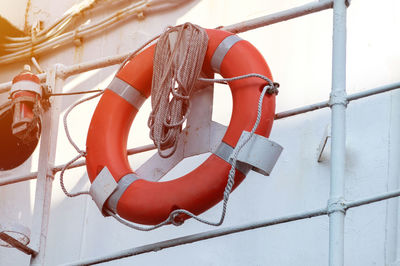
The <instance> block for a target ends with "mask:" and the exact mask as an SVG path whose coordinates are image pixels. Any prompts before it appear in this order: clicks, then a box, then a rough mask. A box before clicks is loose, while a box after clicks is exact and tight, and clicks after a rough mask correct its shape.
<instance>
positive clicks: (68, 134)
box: [60, 91, 104, 198]
mask: <svg viewBox="0 0 400 266" xmlns="http://www.w3.org/2000/svg"><path fill="white" fill-rule="evenodd" d="M103 92H104V91H101V92H100V93H97V94H95V95H92V96H90V97H87V98H85V99H82V100H80V101H78V102H76V103H74V104H73V105H71V106H70V107H69V108H68V110H67V111H66V112H65V114H64V117H63V124H64V130H65V134H66V135H67V138H68V141H69V143H71V145H72V146H73V147H74V148H75V150H76V151H77V152H78V153H79V154H78V155H77V156H75V157H74V158H73V159H72V160H71V161H69V162H68V163H67V164H66V165H64V167H63V168H62V170H61V172H60V186H61V189H62V191H63V192H64V194H65V195H66V196H67V197H70V198H72V197H76V196H79V195H90V194H89V191H81V192H77V193H70V192H68V191H67V189H66V188H65V184H64V172H65V170H67V169H68V168H69V166H70V165H71V164H73V163H74V162H76V161H77V160H79V159H80V158H81V157H85V156H86V151H83V150H81V149H79V147H78V145H76V143H75V142H74V140H73V139H72V137H71V134H70V133H69V129H68V120H67V119H68V115H69V113H70V112H71V111H72V110H73V109H74V108H75V107H76V106H78V105H80V104H81V103H84V102H87V101H89V100H92V99H94V98H96V97H98V96H100V95H102V94H103Z"/></svg>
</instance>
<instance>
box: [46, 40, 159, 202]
mask: <svg viewBox="0 0 400 266" xmlns="http://www.w3.org/2000/svg"><path fill="white" fill-rule="evenodd" d="M158 37H159V36H156V37H154V38H152V39H150V40H149V41H147V42H146V43H145V44H143V45H142V46H140V47H139V48H138V49H136V50H135V51H133V52H132V53H131V54H130V55H129V56H128V57H127V58H126V59H125V60H124V62H122V64H121V66H120V68H119V70H118V71H117V72H119V71H120V70H121V68H123V67H124V66H125V64H126V62H128V61H129V60H130V59H131V58H133V57H134V56H135V55H136V54H138V53H139V52H140V51H142V50H143V49H144V48H145V47H147V46H148V45H149V44H150V43H152V42H153V41H154V40H156V39H157V38H158ZM90 92H92V91H90ZM93 92H94V91H93ZM103 93H104V91H101V92H100V93H97V94H95V95H93V96H90V97H88V98H85V99H82V100H80V101H78V102H76V103H74V104H73V105H71V106H70V107H69V108H68V110H67V111H66V112H65V114H64V117H63V124H64V131H65V134H66V135H67V138H68V141H69V143H71V145H72V146H73V147H74V148H75V150H76V151H77V152H78V153H79V155H77V156H76V157H74V158H73V159H72V160H71V161H69V162H68V163H67V164H65V165H64V167H63V168H62V169H61V172H60V186H61V189H62V191H63V192H64V194H65V195H66V196H67V197H70V198H72V197H77V196H80V195H90V194H89V192H88V191H82V192H77V193H70V192H68V191H67V189H66V188H65V184H64V173H65V170H67V169H68V168H69V166H70V165H71V164H73V163H74V162H76V161H77V160H79V159H80V158H81V157H85V156H86V151H83V150H81V149H79V147H78V145H76V144H75V142H74V141H73V139H72V137H71V135H70V133H69V129H68V121H67V119H68V115H69V113H70V112H71V111H72V110H73V109H74V108H75V107H76V106H78V105H80V104H81V103H84V102H86V101H89V100H91V99H94V98H96V97H98V96H100V95H102V94H103ZM58 95H60V96H61V94H53V95H50V96H58ZM62 95H67V94H62Z"/></svg>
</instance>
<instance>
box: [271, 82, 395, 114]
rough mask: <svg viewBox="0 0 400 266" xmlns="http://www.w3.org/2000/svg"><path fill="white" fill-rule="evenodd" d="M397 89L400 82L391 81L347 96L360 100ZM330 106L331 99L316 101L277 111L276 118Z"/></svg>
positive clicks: (349, 98) (351, 99)
mask: <svg viewBox="0 0 400 266" xmlns="http://www.w3.org/2000/svg"><path fill="white" fill-rule="evenodd" d="M395 89H400V82H396V83H391V84H386V85H383V86H380V87H376V88H373V89H369V90H365V91H362V92H357V93H353V94H350V95H348V96H347V98H346V99H347V101H348V102H351V101H354V100H358V99H362V98H365V97H368V96H372V95H376V94H379V93H383V92H388V91H392V90H395ZM326 107H329V101H323V102H319V103H314V104H311V105H306V106H302V107H298V108H294V109H291V110H287V111H283V112H280V113H277V114H276V115H275V120H278V119H282V118H285V117H289V116H294V115H298V114H303V113H307V112H310V111H315V110H319V109H323V108H326Z"/></svg>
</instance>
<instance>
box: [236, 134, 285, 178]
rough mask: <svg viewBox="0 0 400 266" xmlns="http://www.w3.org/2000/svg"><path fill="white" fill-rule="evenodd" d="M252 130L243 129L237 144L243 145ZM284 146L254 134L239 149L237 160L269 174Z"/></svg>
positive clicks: (257, 170) (264, 173) (258, 171)
mask: <svg viewBox="0 0 400 266" xmlns="http://www.w3.org/2000/svg"><path fill="white" fill-rule="evenodd" d="M249 135H250V132H247V131H243V132H242V135H241V136H240V139H239V141H238V144H237V145H241V143H243V142H244V141H245V139H246V138H248V136H249ZM282 150H283V147H282V146H280V145H279V144H278V143H276V142H273V141H271V140H269V139H267V138H265V137H263V136H260V135H257V134H253V136H252V137H251V138H250V139H249V141H248V142H247V143H246V144H245V145H244V146H243V148H242V149H241V150H240V151H239V154H238V157H237V160H238V161H239V162H243V163H245V164H248V165H250V166H251V170H253V171H255V172H257V173H260V174H262V175H265V176H269V174H270V173H271V171H272V169H273V168H274V166H275V164H276V162H277V161H278V158H279V156H280V155H281V153H282Z"/></svg>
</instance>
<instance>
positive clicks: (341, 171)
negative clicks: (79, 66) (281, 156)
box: [328, 0, 347, 266]
mask: <svg viewBox="0 0 400 266" xmlns="http://www.w3.org/2000/svg"><path fill="white" fill-rule="evenodd" d="M346 13H347V6H346V3H345V0H334V5H333V44H332V91H331V95H330V101H329V105H330V106H331V110H332V113H331V123H332V139H331V145H332V148H331V169H330V172H331V179H330V183H331V184H330V187H331V189H330V198H329V201H328V206H329V207H328V208H331V209H332V211H331V212H330V213H329V265H330V266H343V265H344V220H345V211H344V210H343V209H342V208H341V206H342V203H343V201H344V190H345V162H346V159H345V158H346V149H345V145H346V107H347V97H346Z"/></svg>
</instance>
